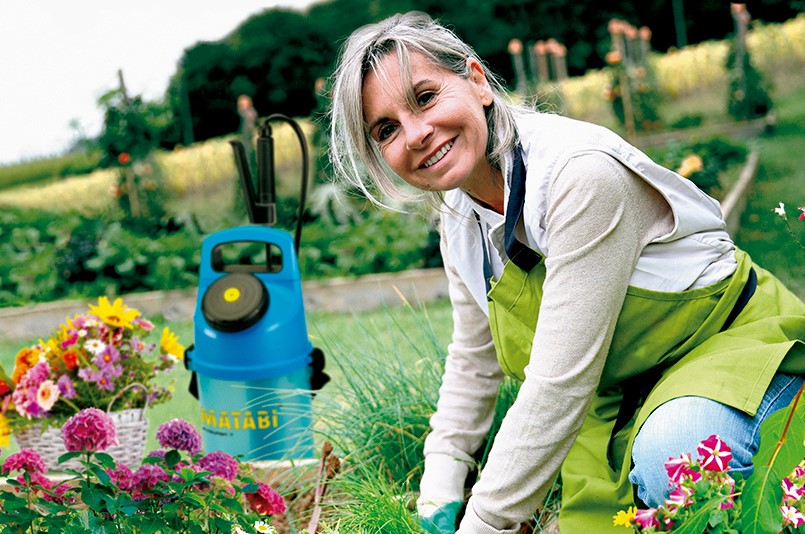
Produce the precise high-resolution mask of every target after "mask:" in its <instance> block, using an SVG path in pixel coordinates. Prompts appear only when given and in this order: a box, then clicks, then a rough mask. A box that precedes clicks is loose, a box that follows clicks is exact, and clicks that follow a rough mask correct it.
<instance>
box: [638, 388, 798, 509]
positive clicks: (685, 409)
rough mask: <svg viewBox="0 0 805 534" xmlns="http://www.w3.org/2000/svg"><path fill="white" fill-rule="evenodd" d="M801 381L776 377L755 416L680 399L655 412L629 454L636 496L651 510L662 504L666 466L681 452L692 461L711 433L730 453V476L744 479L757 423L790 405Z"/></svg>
mask: <svg viewBox="0 0 805 534" xmlns="http://www.w3.org/2000/svg"><path fill="white" fill-rule="evenodd" d="M802 381H803V378H802V377H800V376H793V375H786V374H782V373H778V374H777V375H775V377H774V378H773V379H772V382H771V384H770V385H769V389H768V390H767V391H766V394H765V396H764V397H763V400H762V401H761V403H760V407H759V408H758V411H757V414H756V415H755V416H754V417H753V416H750V415H747V414H745V413H744V412H742V411H740V410H736V409H735V408H731V407H729V406H726V405H724V404H721V403H719V402H716V401H713V400H710V399H705V398H703V397H680V398H678V399H674V400H672V401H669V402H666V403H665V404H663V405H662V406H660V407H659V408H657V409H656V410H655V411H654V412H653V413H652V414H651V415H650V416H649V418H648V419H647V420H646V422H645V423H644V424H643V427H642V428H641V429H640V432H638V434H637V437H636V438H635V442H634V447H633V449H632V461H633V462H634V468H633V469H632V471H631V472H630V473H629V480H630V481H631V483H632V484H634V485H635V486H637V496H638V497H639V498H640V500H642V501H643V502H644V503H645V504H647V505H648V506H650V507H652V508H654V507H657V506H659V505H661V504H662V503H663V501H664V500H665V499H666V498H668V494H669V491H670V487H669V485H668V474H667V472H666V471H665V467H664V464H665V462H666V461H667V460H668V458H676V457H679V455H680V454H682V453H688V454H690V455H691V457H692V458H693V459H694V460H695V459H696V458H697V457H698V453H697V452H696V449H697V447H698V445H699V442H701V441H702V440H704V439H706V438H708V437H709V436H710V435H712V434H718V435H719V436H720V437H721V439H723V440H724V442H725V443H726V444H727V445H728V446H729V447H730V448H731V449H732V460H731V461H730V463H729V468H730V471H731V472H738V473H741V475H742V476H743V477H744V478H746V477H748V476H749V475H750V474H752V470H753V465H752V457H753V456H754V454H755V453H756V452H757V449H758V446H759V444H760V423H762V422H763V421H764V420H765V419H766V418H767V417H768V416H769V415H771V414H772V413H774V412H776V411H777V410H780V409H782V408H785V407H786V406H788V405H789V404H790V403H791V400H792V399H793V398H794V395H796V393H797V391H798V390H799V388H800V386H801V385H802Z"/></svg>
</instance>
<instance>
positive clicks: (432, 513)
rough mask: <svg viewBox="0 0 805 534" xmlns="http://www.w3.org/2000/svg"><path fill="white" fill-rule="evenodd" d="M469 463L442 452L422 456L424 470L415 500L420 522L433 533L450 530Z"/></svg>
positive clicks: (461, 499) (444, 533)
mask: <svg viewBox="0 0 805 534" xmlns="http://www.w3.org/2000/svg"><path fill="white" fill-rule="evenodd" d="M469 471H470V466H469V464H468V463H466V462H462V461H460V460H457V459H455V458H453V457H452V456H449V455H446V454H437V453H431V454H428V455H427V456H425V472H424V474H423V475H422V480H421V482H420V483H419V491H420V494H419V498H418V499H417V501H416V508H417V514H418V515H419V517H420V525H421V526H422V528H424V529H425V530H426V531H428V532H431V533H433V534H454V533H455V532H456V517H457V515H458V512H459V510H461V506H462V505H463V504H464V482H465V480H466V479H467V473H469Z"/></svg>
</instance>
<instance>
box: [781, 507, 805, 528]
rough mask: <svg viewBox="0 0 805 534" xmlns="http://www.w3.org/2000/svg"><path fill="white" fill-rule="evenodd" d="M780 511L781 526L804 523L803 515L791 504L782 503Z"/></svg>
mask: <svg viewBox="0 0 805 534" xmlns="http://www.w3.org/2000/svg"><path fill="white" fill-rule="evenodd" d="M780 511H781V512H782V513H783V526H787V525H792V526H793V527H794V528H797V527H799V526H800V525H802V524H803V523H805V516H804V515H802V512H800V511H799V510H797V509H796V508H794V507H793V506H786V505H783V506H781V507H780Z"/></svg>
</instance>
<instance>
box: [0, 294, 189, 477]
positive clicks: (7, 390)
mask: <svg viewBox="0 0 805 534" xmlns="http://www.w3.org/2000/svg"><path fill="white" fill-rule="evenodd" d="M154 329H155V327H154V324H153V323H152V322H151V321H149V320H148V319H146V318H145V317H143V316H142V315H141V314H140V312H139V311H137V310H136V309H133V308H129V307H128V306H126V305H125V304H124V303H123V301H122V299H120V298H117V299H115V300H114V302H111V303H110V302H109V299H108V298H107V297H100V298H99V299H98V303H97V304H96V305H90V306H89V310H88V312H86V313H84V314H77V315H75V316H74V317H72V318H69V317H68V318H67V319H66V322H65V324H62V325H59V327H58V328H57V329H56V330H55V331H54V332H53V334H52V335H51V336H50V337H49V338H48V339H46V340H40V341H39V342H38V343H36V344H35V345H33V346H30V347H25V348H23V349H21V350H20V351H19V352H18V353H17V356H16V358H15V364H14V369H13V370H12V372H11V375H10V376H9V374H8V373H6V371H5V370H3V369H2V368H0V435H2V438H4V439H5V440H6V441H7V440H8V436H9V435H10V434H11V435H13V436H14V437H15V439H16V441H17V442H18V443H19V445H20V447H21V448H26V447H28V448H35V449H37V450H39V452H40V453H41V454H42V456H43V458H44V459H45V462H46V463H47V465H48V466H49V467H50V468H55V467H56V465H57V461H56V460H57V459H58V457H59V456H60V455H61V454H64V453H65V452H66V451H65V450H64V446H63V444H62V443H61V440H60V439H59V436H58V432H59V428H60V427H61V425H63V424H64V423H65V421H67V419H68V418H69V417H71V416H73V415H75V414H76V413H78V412H79V411H81V410H82V409H84V408H89V407H95V408H99V409H102V410H104V411H106V412H109V413H110V415H111V416H112V417H113V419H114V420H115V423H116V425H117V427H118V432H119V434H120V436H121V440H122V443H121V444H120V445H118V446H117V447H115V448H113V449H110V451H109V453H110V454H111V455H112V456H113V457H115V458H116V459H118V460H120V461H123V463H126V464H129V465H133V464H136V463H139V461H140V460H141V459H142V453H143V448H144V446H145V438H146V432H147V428H148V426H147V425H148V422H147V419H145V416H144V410H145V408H146V407H147V406H149V405H151V406H153V405H156V404H160V403H163V402H165V401H167V400H168V399H170V397H171V388H170V384H167V385H166V384H160V383H158V381H157V377H158V376H159V375H160V374H162V373H167V372H170V370H171V369H172V368H173V366H174V364H175V363H176V362H177V361H179V359H181V358H182V357H183V355H184V347H183V346H182V345H181V344H180V343H179V340H178V337H177V336H176V335H175V334H174V333H173V332H171V331H170V329H168V328H167V327H166V328H164V329H163V331H162V336H161V338H160V340H159V342H158V343H155V342H153V341H150V340H149V339H148V338H149V336H150V335H152V334H153V331H154ZM2 445H3V443H2V442H0V446H2ZM75 466H76V464H73V465H72V467H75Z"/></svg>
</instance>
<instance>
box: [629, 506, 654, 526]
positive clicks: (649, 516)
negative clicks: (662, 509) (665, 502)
mask: <svg viewBox="0 0 805 534" xmlns="http://www.w3.org/2000/svg"><path fill="white" fill-rule="evenodd" d="M656 513H657V509H656V508H649V509H647V510H637V511H636V512H635V516H634V520H635V523H637V524H638V525H640V526H641V527H643V528H646V529H648V528H657V527H659V526H660V522H659V521H658V520H657V516H656Z"/></svg>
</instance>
